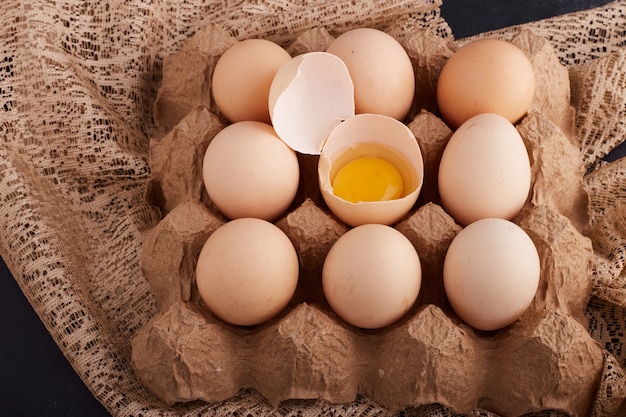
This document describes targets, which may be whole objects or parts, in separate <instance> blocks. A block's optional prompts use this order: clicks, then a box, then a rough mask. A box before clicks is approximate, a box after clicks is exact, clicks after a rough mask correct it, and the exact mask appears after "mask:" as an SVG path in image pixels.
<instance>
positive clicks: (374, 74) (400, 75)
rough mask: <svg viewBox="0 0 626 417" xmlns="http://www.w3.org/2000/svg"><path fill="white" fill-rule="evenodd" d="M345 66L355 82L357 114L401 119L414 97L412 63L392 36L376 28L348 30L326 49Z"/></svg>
mask: <svg viewBox="0 0 626 417" xmlns="http://www.w3.org/2000/svg"><path fill="white" fill-rule="evenodd" d="M326 52H328V53H331V54H333V55H336V56H338V57H339V58H341V60H342V61H343V62H344V63H345V64H346V66H347V67H348V70H349V72H350V76H351V77H352V81H353V83H354V96H355V99H354V100H355V106H356V113H357V114H361V113H375V114H382V115H385V116H389V117H393V118H395V119H398V120H402V119H403V118H404V117H405V116H406V115H407V113H408V112H409V110H410V108H411V105H412V104H413V98H414V95H415V73H414V70H413V64H412V63H411V60H410V58H409V55H408V54H407V52H406V51H405V50H404V47H403V46H402V45H401V44H400V43H399V42H398V41H397V40H396V39H395V38H393V37H392V36H391V35H389V34H387V33H385V32H383V31H380V30H378V29H373V28H357V29H352V30H349V31H347V32H345V33H343V34H341V35H340V36H338V37H337V38H336V39H335V40H333V41H332V42H331V43H330V44H329V45H328V47H327V49H326Z"/></svg>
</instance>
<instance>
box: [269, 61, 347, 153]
mask: <svg viewBox="0 0 626 417" xmlns="http://www.w3.org/2000/svg"><path fill="white" fill-rule="evenodd" d="M268 100H269V109H270V119H271V120H272V125H273V126H274V129H275V130H276V133H277V134H278V136H279V137H280V138H281V139H282V140H283V141H284V142H285V143H286V144H287V145H288V146H289V147H291V148H292V149H294V150H296V151H298V152H300V153H304V154H311V155H319V154H320V152H321V147H322V144H323V142H324V139H325V138H326V136H327V135H328V134H329V133H330V131H331V130H333V128H334V127H335V126H337V125H338V124H339V123H341V122H342V121H343V120H345V119H348V118H350V117H353V116H354V85H353V83H352V79H351V78H350V74H349V72H348V68H347V67H346V65H345V64H344V63H343V61H342V60H341V59H340V58H338V57H336V56H335V55H332V54H329V53H326V52H310V53H306V54H302V55H298V56H296V57H294V58H293V59H292V60H291V61H289V62H288V63H286V64H285V65H283V66H282V67H281V68H280V69H279V70H278V72H277V73H276V75H275V77H274V80H273V81H272V85H271V87H270V92H269V99H268Z"/></svg>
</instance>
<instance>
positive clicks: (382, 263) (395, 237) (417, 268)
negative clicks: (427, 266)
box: [322, 224, 422, 329]
mask: <svg viewBox="0 0 626 417" xmlns="http://www.w3.org/2000/svg"><path fill="white" fill-rule="evenodd" d="M421 282H422V269H421V263H420V259H419V255H418V254H417V252H416V251H415V248H414V247H413V245H412V244H411V242H410V241H409V240H408V239H407V238H406V237H405V236H404V235H403V234H402V233H400V232H399V231H397V230H395V229H394V228H392V227H390V226H385V225H381V224H366V225H362V226H358V227H355V228H353V229H350V230H349V231H348V232H346V233H345V234H343V235H342V236H341V237H340V238H339V239H338V240H337V241H336V242H335V243H334V245H333V246H332V247H331V249H330V251H329V252H328V255H327V256H326V259H325V261H324V264H323V268H322V285H323V290H324V294H325V296H326V299H327V301H328V303H329V305H330V307H331V308H332V310H333V311H334V312H335V313H336V314H337V315H338V316H339V317H341V318H342V319H343V320H345V321H346V322H348V323H350V324H352V325H354V326H357V327H361V328H365V329H377V328H381V327H385V326H388V325H390V324H392V323H394V322H396V321H397V320H399V319H400V318H401V317H402V316H404V315H405V314H406V313H407V312H408V311H409V310H410V308H411V307H412V306H413V304H414V303H415V300H416V299H417V296H418V294H419V291H420V287H421Z"/></svg>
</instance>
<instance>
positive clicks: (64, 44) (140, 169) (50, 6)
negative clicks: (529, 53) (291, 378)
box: [0, 0, 626, 416]
mask: <svg viewBox="0 0 626 417" xmlns="http://www.w3.org/2000/svg"><path fill="white" fill-rule="evenodd" d="M439 6H440V2H439V1H436V0H431V1H428V0H422V1H387V2H376V3H374V2H362V3H358V2H353V1H332V2H331V1H323V0H317V1H268V0H251V1H236V2H226V1H221V2H219V1H203V0H190V1H186V2H181V1H161V2H151V1H114V0H111V1H95V0H94V1H89V0H88V1H71V0H65V1H63V0H58V1H43V0H40V1H39V0H36V1H32V2H21V1H17V0H9V1H3V2H2V3H0V16H2V17H1V19H2V22H3V25H2V27H1V28H0V42H1V43H2V50H1V51H2V56H1V57H0V63H1V65H0V111H1V116H0V139H1V140H2V144H1V146H0V201H1V203H0V213H1V215H0V219H1V222H0V230H1V236H2V237H1V238H0V255H1V256H2V258H3V259H4V260H5V262H6V263H7V265H8V266H9V269H10V270H11V272H12V273H13V275H14V276H15V279H16V280H17V282H18V284H19V286H20V287H21V288H22V290H23V292H24V294H25V295H26V297H27V298H28V299H29V301H30V303H31V304H32V306H33V307H34V309H35V310H36V311H37V313H38V315H39V316H40V318H41V320H42V321H43V323H44V324H45V325H46V327H47V328H48V329H49V331H50V333H51V335H52V336H53V338H54V340H55V341H56V342H57V344H58V345H59V346H60V348H61V350H62V351H63V352H64V354H65V356H66V357H67V359H68V361H69V362H70V363H71V364H72V366H73V367H74V369H75V370H76V372H77V373H78V375H79V376H80V377H81V378H82V379H83V380H84V382H85V384H86V385H87V386H88V387H89V389H90V390H91V391H92V392H93V394H94V396H95V397H96V398H97V399H98V400H99V401H100V402H102V403H103V404H104V406H105V407H106V408H107V409H108V410H109V411H110V412H111V414H112V415H115V416H139V415H143V416H175V415H176V416H177V415H181V416H187V415H188V416H191V415H194V416H197V415H206V416H209V415H345V414H352V415H355V414H359V415H385V414H386V411H385V410H383V409H381V408H380V407H379V406H378V405H377V404H376V403H374V402H373V401H371V400H369V399H368V398H365V397H359V398H358V399H357V401H356V402H353V403H347V404H341V405H336V404H335V405H333V404H326V403H321V402H316V401H306V402H300V401H298V402H288V403H286V404H284V405H283V406H281V408H279V409H274V408H273V407H271V406H270V405H268V404H267V403H266V402H265V401H264V399H263V398H262V397H260V396H259V395H258V394H256V393H255V392H253V391H251V390H243V391H241V392H240V393H239V394H238V395H237V396H235V397H233V398H231V399H229V400H227V401H225V402H223V403H218V404H206V403H202V402H192V403H188V404H181V405H174V406H167V405H165V404H164V403H163V402H162V401H160V400H159V399H158V398H156V397H155V396H154V395H153V394H152V393H151V392H150V391H149V390H148V389H147V388H145V387H144V386H143V385H142V384H141V383H140V382H139V381H138V380H137V379H136V377H135V375H134V372H133V369H132V366H131V361H130V358H131V345H130V340H131V338H132V336H133V335H134V334H135V333H136V332H137V330H138V329H140V328H142V327H143V326H144V325H145V324H146V323H147V322H148V321H149V319H150V318H151V317H153V316H154V315H155V314H156V312H157V308H156V305H155V300H154V297H153V295H152V294H151V291H150V287H149V285H148V283H147V282H146V280H145V279H144V278H143V275H142V270H141V249H142V248H141V239H142V233H143V232H144V231H146V230H147V229H149V228H151V227H153V226H154V225H155V224H156V223H157V221H158V220H159V213H158V212H157V211H156V210H155V209H154V208H153V207H151V206H150V205H148V204H147V203H146V200H145V198H144V197H145V190H146V184H147V182H148V179H149V177H150V167H149V165H148V151H149V144H150V138H151V137H153V136H155V135H157V134H158V132H157V129H156V126H155V124H154V119H153V105H154V102H155V100H156V96H157V91H158V89H159V87H160V85H161V74H162V66H163V61H164V59H165V58H166V57H167V56H169V55H172V54H174V53H176V52H177V51H179V50H180V48H181V47H182V45H183V44H184V43H185V42H186V41H187V40H188V39H189V38H190V37H191V36H192V35H193V34H194V33H196V32H197V31H198V30H200V29H201V28H203V27H205V26H206V25H208V24H209V23H215V24H218V25H220V26H222V27H223V28H225V29H226V30H227V32H228V33H230V34H231V35H233V36H235V37H237V38H240V39H243V38H248V37H264V38H268V39H272V40H275V41H277V42H280V43H282V44H286V43H288V42H290V41H292V40H293V39H294V38H295V36H296V35H297V34H299V33H301V32H303V31H304V30H306V29H309V28H311V27H316V26H324V27H327V28H329V29H332V30H337V31H341V30H345V29H347V28H351V27H358V26H372V27H378V28H381V29H384V30H386V31H388V32H390V33H392V34H401V33H403V32H404V31H407V30H412V29H416V28H424V27H428V28H432V29H433V30H434V31H435V32H436V34H437V35H438V36H441V37H450V38H452V37H453V34H452V33H451V30H450V29H449V27H448V26H447V24H446V23H445V21H443V20H442V19H441V17H440V15H439ZM625 11H626V4H624V2H623V1H621V2H615V3H611V4H609V5H607V6H603V7H600V8H597V9H593V10H589V11H584V12H579V13H575V14H571V15H567V16H563V17H557V18H553V19H549V20H546V21H540V22H534V23H531V24H528V25H524V27H527V28H531V29H532V30H533V31H535V32H536V33H537V34H539V35H541V36H544V37H545V38H547V39H548V40H549V41H550V42H551V43H552V44H553V45H554V49H555V51H556V52H557V54H558V56H559V58H560V59H561V61H562V63H563V64H565V65H567V66H568V67H569V68H570V74H571V79H572V104H573V105H574V106H575V108H576V110H577V113H576V124H575V125H576V132H577V137H578V138H579V139H580V147H581V150H582V153H583V156H584V163H585V166H586V167H587V168H588V173H587V175H586V176H585V184H586V185H587V188H588V191H589V198H590V206H591V226H592V232H591V237H592V240H593V242H594V251H595V258H594V265H593V288H592V293H593V297H592V299H591V301H590V303H589V306H588V309H587V313H588V314H587V315H588V318H589V324H590V325H589V331H590V333H591V334H592V335H593V336H594V338H596V339H597V340H598V342H599V343H600V344H601V345H602V346H603V347H604V348H605V349H606V352H607V354H609V355H610V356H611V358H614V360H615V361H616V362H615V366H614V367H613V369H611V367H610V365H609V366H608V369H606V372H605V374H604V380H603V381H602V383H601V386H600V387H599V388H598V398H599V399H598V401H597V409H596V410H597V415H603V413H604V414H606V413H605V412H604V411H603V410H608V409H611V410H612V411H613V412H614V411H615V410H614V408H613V407H614V402H615V401H613V402H612V401H611V398H613V399H621V398H624V396H626V393H625V390H626V387H624V386H623V385H620V383H615V381H622V380H623V375H622V373H623V371H622V369H623V368H624V367H626V352H624V340H625V339H624V337H625V336H624V327H625V325H626V317H625V316H626V315H625V311H626V268H625V263H626V255H625V253H626V160H624V159H622V160H620V161H617V162H612V163H608V162H605V161H604V160H603V157H604V156H605V155H606V154H607V153H608V152H609V151H610V150H611V149H613V148H614V147H615V146H617V145H618V144H619V143H620V142H622V141H623V140H624V138H625V137H626V73H625V68H626V52H625V49H624V47H625V44H626V18H625V17H624V15H625ZM518 30H519V28H508V29H504V30H502V31H498V32H497V33H496V34H497V35H498V36H502V37H507V36H508V35H509V34H512V33H516V32H517V31H518ZM606 404H609V405H606ZM603 407H604V408H603ZM623 412H624V411H622V413H623ZM407 414H410V415H417V416H448V415H453V413H452V412H451V411H450V410H446V409H443V408H441V407H438V406H431V405H424V406H422V407H417V408H415V409H411V410H408V411H407ZM475 414H476V415H490V414H488V413H486V412H482V411H479V410H477V411H476V413H475ZM544 415H558V412H556V411H554V412H552V413H550V412H546V413H544Z"/></svg>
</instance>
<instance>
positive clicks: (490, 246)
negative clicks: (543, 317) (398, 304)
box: [443, 218, 540, 330]
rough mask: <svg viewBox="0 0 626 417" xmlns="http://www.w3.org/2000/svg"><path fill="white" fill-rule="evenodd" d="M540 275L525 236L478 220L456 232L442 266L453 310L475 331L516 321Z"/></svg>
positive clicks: (512, 227)
mask: <svg viewBox="0 0 626 417" xmlns="http://www.w3.org/2000/svg"><path fill="white" fill-rule="evenodd" d="M539 275H540V260H539V255H538V253H537V249H536V247H535V245H534V243H533V241H532V240H531V239H530V237H529V236H528V234H526V232H525V231H524V230H523V229H522V228H520V227H519V226H517V225H516V224H515V223H513V222H510V221H508V220H504V219H497V218H490V219H482V220H478V221H476V222H474V223H472V224H470V225H469V226H467V227H465V228H464V229H463V230H461V231H460V232H459V234H458V235H457V236H456V237H455V238H454V240H453V241H452V243H451V244H450V247H449V248H448V251H447V253H446V257H445V261H444V267H443V281H444V287H445V291H446V295H447V297H448V300H449V301H450V304H451V305H452V308H453V309H454V311H455V312H456V313H457V314H458V315H459V317H460V318H461V319H463V320H464V321H465V322H466V323H468V324H469V325H470V326H472V327H474V328H476V329H480V330H497V329H500V328H502V327H505V326H507V325H509V324H511V323H513V322H514V321H515V320H517V319H518V318H519V317H520V316H521V315H522V314H523V313H524V312H525V311H526V310H527V309H528V306H529V305H530V303H531V302H532V300H533V298H534V296H535V293H536V292H537V287H538V285H539Z"/></svg>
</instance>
